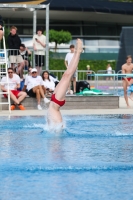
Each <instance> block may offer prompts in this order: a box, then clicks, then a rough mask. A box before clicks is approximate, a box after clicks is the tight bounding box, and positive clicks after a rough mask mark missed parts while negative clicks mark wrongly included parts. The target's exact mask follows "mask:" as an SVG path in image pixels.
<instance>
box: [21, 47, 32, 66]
mask: <svg viewBox="0 0 133 200" xmlns="http://www.w3.org/2000/svg"><path fill="white" fill-rule="evenodd" d="M19 52H20V55H21V56H22V58H23V60H24V66H25V68H26V69H28V67H31V65H30V59H29V57H30V56H31V51H30V50H28V48H26V47H25V45H24V44H20V50H19Z"/></svg>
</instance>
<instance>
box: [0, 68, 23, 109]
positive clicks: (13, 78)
mask: <svg viewBox="0 0 133 200" xmlns="http://www.w3.org/2000/svg"><path fill="white" fill-rule="evenodd" d="M8 81H9V92H10V98H11V99H12V100H13V101H14V103H13V104H12V105H11V110H14V109H15V107H16V105H17V106H18V107H19V109H20V110H25V108H24V106H23V105H22V104H21V101H22V100H23V99H24V98H25V97H26V95H27V94H26V92H22V91H18V90H17V89H19V88H20V78H19V76H18V75H17V74H14V72H13V69H12V68H8ZM1 90H2V91H3V92H7V91H8V83H7V77H3V78H2V80H1ZM4 97H5V98H7V94H4Z"/></svg>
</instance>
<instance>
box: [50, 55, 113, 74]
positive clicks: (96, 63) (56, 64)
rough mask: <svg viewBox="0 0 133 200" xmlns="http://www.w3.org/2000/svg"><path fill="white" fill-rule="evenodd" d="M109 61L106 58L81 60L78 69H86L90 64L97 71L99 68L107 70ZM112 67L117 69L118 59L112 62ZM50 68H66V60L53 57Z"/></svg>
mask: <svg viewBox="0 0 133 200" xmlns="http://www.w3.org/2000/svg"><path fill="white" fill-rule="evenodd" d="M108 63H109V62H108V61H106V60H88V61H87V60H80V61H79V64H78V70H86V66H87V65H90V69H91V70H93V71H95V72H97V71H98V70H106V67H107V64H108ZM110 64H111V66H112V69H113V70H115V69H116V61H112V62H110ZM49 69H50V70H65V69H66V67H65V64H64V60H62V59H52V58H50V60H49Z"/></svg>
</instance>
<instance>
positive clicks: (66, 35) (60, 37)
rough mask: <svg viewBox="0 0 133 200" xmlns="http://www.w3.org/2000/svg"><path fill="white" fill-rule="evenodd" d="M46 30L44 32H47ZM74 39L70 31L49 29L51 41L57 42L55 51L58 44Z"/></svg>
mask: <svg viewBox="0 0 133 200" xmlns="http://www.w3.org/2000/svg"><path fill="white" fill-rule="evenodd" d="M45 33H46V32H44V34H45ZM71 40H72V35H71V33H70V32H68V31H63V30H61V31H56V30H53V29H51V30H49V41H50V42H55V52H56V50H57V44H61V43H68V42H70V41H71Z"/></svg>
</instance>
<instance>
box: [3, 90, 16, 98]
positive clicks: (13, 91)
mask: <svg viewBox="0 0 133 200" xmlns="http://www.w3.org/2000/svg"><path fill="white" fill-rule="evenodd" d="M11 92H12V93H13V94H14V96H15V97H18V94H19V92H20V91H18V90H11ZM3 95H4V97H5V98H7V94H3Z"/></svg>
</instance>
